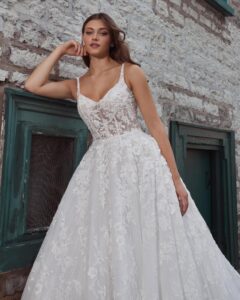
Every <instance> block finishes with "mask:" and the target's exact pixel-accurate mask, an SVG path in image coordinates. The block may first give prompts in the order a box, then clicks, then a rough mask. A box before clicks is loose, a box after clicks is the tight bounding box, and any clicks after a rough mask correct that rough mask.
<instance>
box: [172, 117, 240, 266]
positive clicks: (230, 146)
mask: <svg viewBox="0 0 240 300" xmlns="http://www.w3.org/2000/svg"><path fill="white" fill-rule="evenodd" d="M169 125H170V126H169V140H170V143H171V146H172V149H173V153H174V156H175V160H176V163H177V166H178V170H179V173H180V176H181V177H182V178H183V180H185V178H186V174H185V160H186V159H187V149H190V148H191V149H193V148H194V149H202V150H220V151H221V156H222V157H221V160H220V161H221V169H222V176H221V185H222V188H223V194H222V195H221V196H222V197H223V203H224V204H223V205H224V208H223V211H224V220H223V222H224V235H225V236H224V239H225V240H226V256H227V258H228V260H229V261H230V262H231V264H232V265H233V266H234V267H235V268H237V269H238V267H239V261H238V225H237V194H236V161H235V132H234V131H233V130H228V129H221V128H212V127H207V126H203V125H197V124H190V123H186V122H182V121H177V120H170V124H169Z"/></svg>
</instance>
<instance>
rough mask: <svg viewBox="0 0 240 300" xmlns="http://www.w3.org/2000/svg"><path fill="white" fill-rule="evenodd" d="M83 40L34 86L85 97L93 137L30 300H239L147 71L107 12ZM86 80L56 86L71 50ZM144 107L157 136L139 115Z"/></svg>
mask: <svg viewBox="0 0 240 300" xmlns="http://www.w3.org/2000/svg"><path fill="white" fill-rule="evenodd" d="M82 39H83V40H82V44H79V43H78V42H76V41H74V40H71V41H68V42H66V43H64V44H62V45H60V46H58V47H57V48H56V49H55V50H54V51H53V52H52V53H51V54H50V55H49V56H48V57H47V58H46V59H45V60H44V61H43V62H42V63H41V64H39V65H38V66H37V67H36V69H35V70H34V71H33V73H32V74H31V76H30V77H29V78H28V79H27V81H26V83H25V88H26V89H28V90H29V91H31V92H33V93H36V94H39V95H43V96H48V97H53V98H58V99H60V98H62V99H65V98H72V99H76V101H77V108H78V111H79V115H80V116H81V117H82V119H83V120H84V121H85V123H86V124H87V126H88V128H89V129H90V131H91V134H92V136H93V142H92V144H91V146H90V147H89V149H88V150H87V152H86V153H85V155H84V156H83V158H82V160H81V162H80V164H79V165H78V167H77V168H76V170H75V172H74V174H73V176H72V178H71V180H70V182H69V184H68V187H67V189H66V191H65V193H64V195H63V197H62V199H61V202H60V204H59V207H58V209H57V211H56V213H55V215H54V217H53V220H52V223H51V224H50V227H49V229H48V232H47V234H46V237H45V239H44V241H43V243H42V246H41V248H40V250H39V253H38V255H37V258H36V260H35V262H34V264H33V267H32V270H31V272H30V275H29V277H28V280H27V283H26V286H25V289H24V292H23V295H22V299H23V300H30V299H32V300H38V299H46V300H48V299H49V300H55V299H58V300H61V299H72V300H74V299H76V300H77V299H83V300H100V299H104V300H113V299H114V300H118V299H121V300H130V299H132V300H140V299H144V300H150V299H151V300H181V299H185V300H186V299H187V300H188V299H189V300H193V299H194V300H204V299H206V300H214V299H215V300H230V299H231V300H237V299H240V275H239V274H238V273H237V271H236V270H235V269H234V268H233V267H232V266H231V264H230V263H229V262H228V261H227V259H226V258H225V256H224V255H223V253H222V252H221V251H220V249H219V248H218V246H217V244H216V243H215V241H214V239H213V237H212V235H211V233H210V231H209V229H208V227H207V225H206V223H205V221H204V219H203V218H202V216H201V215H200V213H199V211H198V209H197V207H196V205H195V204H194V201H193V199H192V197H191V195H190V193H189V191H188V189H187V188H186V186H185V184H184V182H183V181H182V179H181V177H180V175H179V172H178V170H177V166H176V163H175V159H174V155H173V152H172V149H171V146H170V143H169V140H168V137H167V134H166V131H165V128H164V125H163V123H162V122H161V120H160V118H159V116H158V114H157V110H156V107H155V104H154V101H153V98H152V95H151V92H150V89H149V86H148V84H147V80H146V77H145V75H144V72H143V71H142V69H141V67H140V66H139V65H138V64H137V63H135V62H134V61H133V60H132V59H131V58H130V55H129V51H128V48H127V45H126V43H125V41H124V39H125V34H124V32H123V31H122V30H121V29H120V28H118V26H117V25H116V24H115V22H114V21H113V20H112V19H111V17H109V16H108V15H107V14H105V13H97V14H94V15H92V16H90V17H89V18H87V19H86V21H85V22H84V24H83V27H82ZM65 54H67V55H72V56H82V58H83V60H84V62H85V64H86V66H87V67H88V71H87V72H86V73H85V74H84V75H83V76H81V77H79V78H75V79H70V80H63V81H60V82H48V76H49V73H50V71H51V69H52V67H53V66H54V64H55V63H56V62H57V61H58V60H59V59H60V58H61V57H62V56H63V55H65ZM137 107H139V109H140V111H141V113H142V116H143V118H144V120H145V123H146V125H147V127H148V129H149V132H150V134H147V133H145V132H144V131H143V130H142V129H141V127H140V125H139V123H138V120H137V114H136V110H137Z"/></svg>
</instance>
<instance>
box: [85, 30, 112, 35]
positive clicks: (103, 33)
mask: <svg viewBox="0 0 240 300" xmlns="http://www.w3.org/2000/svg"><path fill="white" fill-rule="evenodd" d="M91 33H92V32H89V31H88V32H86V34H91ZM100 34H102V35H107V34H108V33H107V32H102V33H100Z"/></svg>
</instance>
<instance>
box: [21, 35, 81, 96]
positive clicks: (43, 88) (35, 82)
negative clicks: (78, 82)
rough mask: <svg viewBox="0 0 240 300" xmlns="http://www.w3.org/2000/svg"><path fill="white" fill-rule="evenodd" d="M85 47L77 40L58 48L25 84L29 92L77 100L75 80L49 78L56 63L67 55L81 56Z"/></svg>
mask: <svg viewBox="0 0 240 300" xmlns="http://www.w3.org/2000/svg"><path fill="white" fill-rule="evenodd" d="M83 51H84V49H83V47H82V46H81V45H80V43H78V42H77V41H75V40H70V41H68V42H66V43H64V44H61V45H59V46H57V47H56V48H55V49H54V50H53V51H52V52H51V53H50V54H49V55H48V57H47V58H45V59H44V60H43V61H42V62H41V63H40V64H39V65H38V66H37V67H36V68H35V69H34V71H33V72H32V74H31V75H30V76H29V77H28V78H27V80H26V81H25V83H24V88H25V89H26V90H28V91H29V92H32V93H35V94H38V95H41V96H46V97H51V98H58V99H65V98H71V99H74V98H75V93H74V87H75V83H74V80H73V79H67V80H61V81H49V80H48V77H49V74H50V72H51V70H52V68H53V66H54V65H55V64H56V62H57V61H58V60H59V59H60V58H61V57H62V56H63V55H65V54H68V55H72V56H79V55H82V54H83Z"/></svg>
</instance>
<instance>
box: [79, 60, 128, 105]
mask: <svg viewBox="0 0 240 300" xmlns="http://www.w3.org/2000/svg"><path fill="white" fill-rule="evenodd" d="M123 67H124V63H122V64H121V67H120V74H119V77H118V81H117V82H116V83H115V84H114V85H113V86H112V87H111V88H110V89H108V91H107V92H106V93H105V94H104V96H103V97H101V98H100V99H99V100H94V99H92V98H90V97H88V96H85V95H83V94H82V93H81V89H80V92H79V98H80V96H83V97H84V98H86V99H89V100H91V101H93V102H95V103H99V102H101V101H102V100H103V99H104V98H105V97H106V96H107V95H108V93H109V92H110V91H111V90H112V89H113V88H114V87H115V86H116V85H118V84H119V83H120V82H121V79H122V77H123ZM78 81H79V86H81V85H80V77H79V79H78ZM123 81H124V82H125V80H124V78H123Z"/></svg>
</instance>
